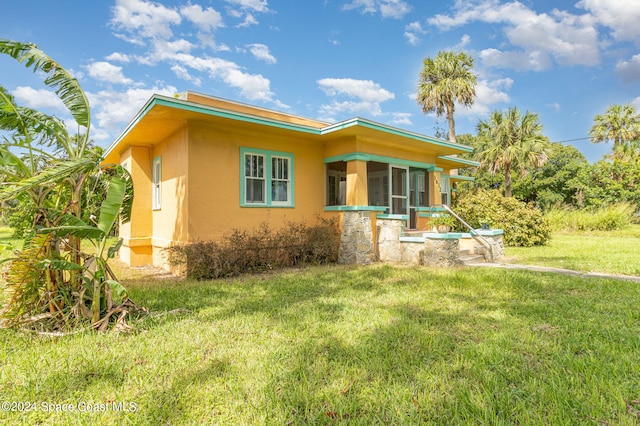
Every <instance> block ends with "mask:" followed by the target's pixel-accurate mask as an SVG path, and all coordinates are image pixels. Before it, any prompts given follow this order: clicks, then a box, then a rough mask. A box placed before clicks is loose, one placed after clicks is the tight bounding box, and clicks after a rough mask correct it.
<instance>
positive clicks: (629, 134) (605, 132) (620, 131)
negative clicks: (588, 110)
mask: <svg viewBox="0 0 640 426" xmlns="http://www.w3.org/2000/svg"><path fill="white" fill-rule="evenodd" d="M593 121H594V124H593V126H592V127H591V130H589V136H591V141H592V142H594V143H599V142H608V141H613V158H614V159H624V158H627V159H628V158H629V157H633V156H634V155H636V154H637V152H638V148H639V147H640V144H639V140H640V114H638V113H637V112H636V109H635V108H634V107H633V106H631V105H630V104H626V105H619V104H614V105H610V106H609V108H608V109H607V111H606V112H605V113H604V114H598V115H596V116H595V117H594V119H593Z"/></svg>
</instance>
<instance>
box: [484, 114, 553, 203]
mask: <svg viewBox="0 0 640 426" xmlns="http://www.w3.org/2000/svg"><path fill="white" fill-rule="evenodd" d="M541 132H542V125H541V124H540V123H539V122H538V115H537V114H533V113H530V112H529V111H527V112H526V113H525V114H524V115H522V114H521V113H520V111H518V108H516V107H513V108H509V110H508V111H507V112H506V113H502V112H500V111H497V110H496V111H494V112H493V113H492V114H491V117H490V118H489V120H488V121H481V122H480V123H479V124H478V137H477V143H478V145H477V146H476V158H477V159H478V160H480V167H482V168H485V169H487V170H488V171H489V172H491V173H496V172H498V171H502V172H504V193H505V196H506V197H511V195H512V194H511V175H512V173H514V172H515V173H518V174H521V175H522V174H526V173H527V171H528V169H529V168H531V167H540V166H541V165H542V164H544V162H545V161H546V159H547V151H548V150H549V149H550V143H549V139H548V138H546V137H545V136H543V135H542V133H541Z"/></svg>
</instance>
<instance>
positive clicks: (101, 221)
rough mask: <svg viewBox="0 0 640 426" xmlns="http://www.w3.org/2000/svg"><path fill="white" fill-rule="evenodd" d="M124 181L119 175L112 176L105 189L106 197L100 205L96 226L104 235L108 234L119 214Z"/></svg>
mask: <svg viewBox="0 0 640 426" xmlns="http://www.w3.org/2000/svg"><path fill="white" fill-rule="evenodd" d="M125 193H126V182H125V180H124V179H122V178H121V177H117V176H115V177H113V178H111V181H110V182H109V189H108V190H107V197H106V198H105V200H104V201H103V202H102V205H101V206H100V217H98V228H99V229H100V230H101V231H102V232H104V234H105V235H108V234H109V231H111V228H113V225H114V224H115V223H116V221H117V220H118V217H119V216H120V209H121V208H122V203H123V201H124V198H125Z"/></svg>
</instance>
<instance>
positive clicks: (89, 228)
mask: <svg viewBox="0 0 640 426" xmlns="http://www.w3.org/2000/svg"><path fill="white" fill-rule="evenodd" d="M38 231H39V232H41V233H43V234H48V233H51V232H55V233H56V235H57V236H59V237H67V236H72V237H78V238H93V239H100V238H102V237H104V233H103V232H102V231H101V230H100V229H99V228H97V227H95V226H93V225H89V224H87V223H85V222H84V221H82V220H81V219H79V218H77V217H75V216H74V215H72V214H69V213H66V214H64V215H62V216H61V217H60V225H59V226H54V227H51V228H41V229H39V230H38Z"/></svg>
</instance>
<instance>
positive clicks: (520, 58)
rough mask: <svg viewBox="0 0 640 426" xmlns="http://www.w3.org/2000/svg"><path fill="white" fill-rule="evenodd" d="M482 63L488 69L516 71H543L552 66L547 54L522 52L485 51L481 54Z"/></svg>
mask: <svg viewBox="0 0 640 426" xmlns="http://www.w3.org/2000/svg"><path fill="white" fill-rule="evenodd" d="M480 59H482V63H483V64H484V65H486V66H488V67H495V68H512V69H514V70H518V71H522V70H532V71H542V70H545V69H547V68H549V67H550V66H551V58H550V57H549V55H548V54H547V53H545V52H540V51H534V52H522V51H507V52H503V51H501V50H498V49H493V48H491V49H485V50H482V51H481V52H480Z"/></svg>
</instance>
